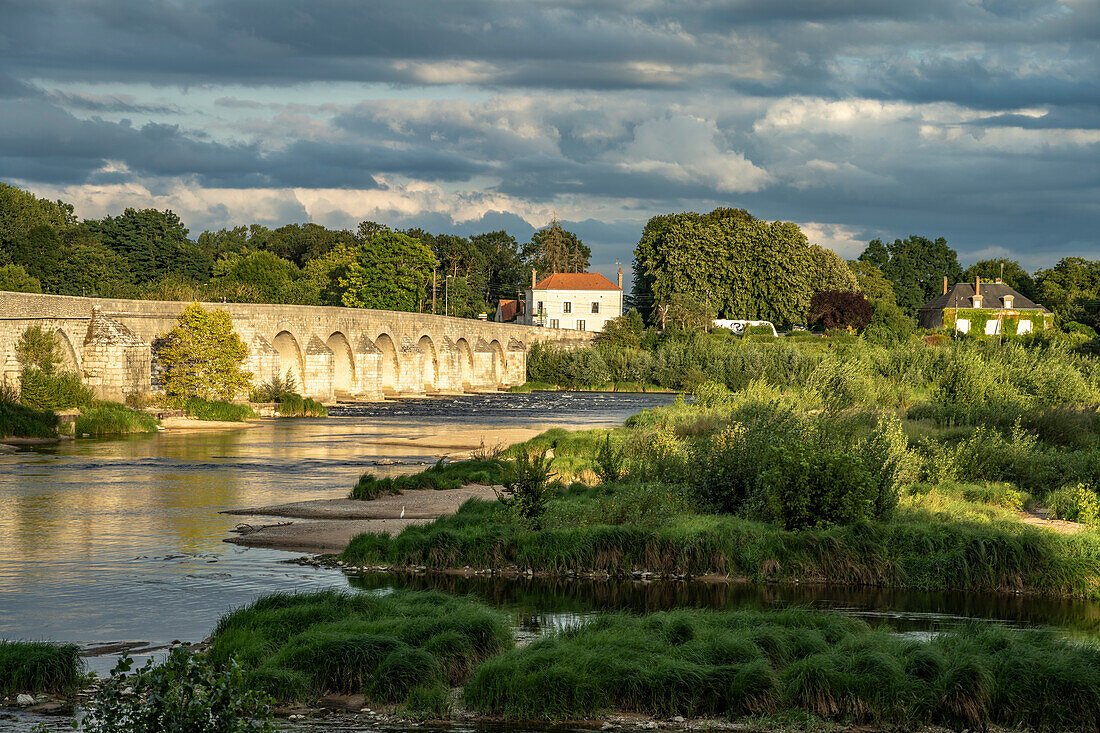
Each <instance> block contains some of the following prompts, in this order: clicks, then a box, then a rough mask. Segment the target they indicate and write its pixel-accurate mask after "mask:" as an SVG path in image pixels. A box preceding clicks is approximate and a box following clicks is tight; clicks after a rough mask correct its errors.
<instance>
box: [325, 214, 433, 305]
mask: <svg viewBox="0 0 1100 733" xmlns="http://www.w3.org/2000/svg"><path fill="white" fill-rule="evenodd" d="M438 265H439V262H438V261H437V260H436V258H435V255H433V254H432V251H431V250H430V249H428V247H426V246H425V245H424V243H423V242H421V241H420V240H419V239H413V238H412V237H410V236H408V235H405V234H399V233H397V232H390V231H385V232H381V233H379V234H376V235H374V236H373V237H371V238H370V239H369V240H367V241H365V242H363V243H362V244H360V245H358V246H357V247H356V248H355V257H354V259H352V261H351V262H350V264H349V265H348V266H347V269H346V272H345V274H344V275H343V276H342V277H340V286H341V287H342V288H343V290H344V292H343V295H342V301H343V305H345V306H347V307H349V308H379V309H383V310H398V311H423V310H424V301H425V299H426V298H429V297H430V294H429V292H428V289H429V286H430V284H431V281H432V272H433V271H434V270H435V268H436V267H437V266H438Z"/></svg>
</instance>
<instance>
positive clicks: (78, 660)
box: [0, 640, 84, 695]
mask: <svg viewBox="0 0 1100 733" xmlns="http://www.w3.org/2000/svg"><path fill="white" fill-rule="evenodd" d="M83 673H84V658H83V657H82V656H80V647H78V646H77V645H76V644H54V643H52V642H45V641H4V640H0V695H14V694H18V693H29V694H37V693H40V692H52V693H57V694H62V693H68V692H72V691H74V690H75V689H76V688H77V687H78V686H79V685H80V679H81V676H82V675H83Z"/></svg>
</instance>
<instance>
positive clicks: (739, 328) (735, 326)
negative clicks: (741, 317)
mask: <svg viewBox="0 0 1100 733" xmlns="http://www.w3.org/2000/svg"><path fill="white" fill-rule="evenodd" d="M714 326H715V328H728V329H729V330H731V331H733V332H734V333H735V334H737V335H738V336H741V335H743V334H744V333H745V332H746V331H748V330H749V326H767V327H768V328H770V329H771V330H772V335H773V336H775V337H776V338H779V332H778V331H776V330H775V325H774V324H773V323H772V322H771V321H736V320H729V319H726V318H718V319H716V320H715V321H714Z"/></svg>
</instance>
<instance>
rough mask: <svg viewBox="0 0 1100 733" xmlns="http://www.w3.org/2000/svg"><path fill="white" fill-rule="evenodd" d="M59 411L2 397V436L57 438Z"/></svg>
mask: <svg viewBox="0 0 1100 733" xmlns="http://www.w3.org/2000/svg"><path fill="white" fill-rule="evenodd" d="M58 423H59V420H58V417H57V413H55V412H51V411H49V410H36V409H35V408H33V407H28V406H27V405H22V404H19V403H18V402H12V401H10V400H3V399H0V438H13V437H14V438H56V437H57V426H58Z"/></svg>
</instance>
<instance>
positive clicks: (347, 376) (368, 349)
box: [0, 292, 593, 401]
mask: <svg viewBox="0 0 1100 733" xmlns="http://www.w3.org/2000/svg"><path fill="white" fill-rule="evenodd" d="M186 305H187V304H186V303H181V302H168V301H145V300H111V299H104V298H77V297H69V296H61V295H35V294H29V293H9V292H0V373H2V375H0V378H7V379H9V380H11V381H13V382H18V378H19V372H20V366H19V363H18V361H17V359H16V356H15V344H16V342H17V341H18V340H19V337H20V335H21V334H22V333H23V331H24V330H25V329H26V328H27V327H28V326H34V325H38V326H41V327H43V328H47V329H50V330H52V331H54V332H55V333H57V335H58V337H59V339H60V341H61V345H62V348H63V350H64V359H65V362H66V366H67V367H68V368H70V369H73V370H75V371H77V372H78V373H80V374H82V375H83V377H84V380H85V383H87V384H89V385H91V386H93V387H95V388H96V390H97V392H98V394H99V395H100V396H101V397H104V398H107V399H122V398H123V397H124V396H125V395H127V394H132V393H147V392H151V391H155V390H156V388H157V372H158V364H157V361H156V357H155V355H154V354H153V350H152V349H151V345H152V344H153V342H154V341H155V340H156V339H157V338H158V337H160V336H163V335H164V334H165V333H167V332H168V331H169V330H170V329H171V328H172V327H173V326H174V325H175V323H176V317H177V316H178V315H179V313H180V311H181V310H182V309H183V308H184V307H185V306H186ZM203 305H204V306H205V307H207V308H221V309H222V310H225V311H228V312H229V314H230V316H231V318H232V320H233V326H234V328H235V329H236V331H237V333H238V334H239V335H240V336H241V339H242V340H243V341H244V342H245V344H247V345H248V349H249V358H248V364H247V368H248V369H249V370H250V371H251V372H252V373H253V375H254V380H255V382H256V383H260V382H265V381H267V380H269V379H271V377H272V376H274V375H276V374H285V373H286V372H287V371H289V372H290V373H291V374H292V375H293V376H294V378H295V379H296V380H297V383H298V385H299V391H300V392H302V393H303V394H304V395H306V396H308V397H314V398H315V399H320V400H326V401H327V400H332V399H334V398H346V399H360V400H376V399H381V398H383V397H384V396H385V395H399V394H425V393H429V394H430V393H433V392H462V391H477V390H486V389H499V388H502V387H508V386H511V385H516V384H522V383H523V382H524V381H525V379H526V373H527V350H528V348H530V346H531V345H532V344H533V343H535V342H537V341H543V342H552V343H555V344H557V345H560V346H565V347H576V346H582V345H585V344H588V343H590V342H591V340H592V338H593V334H591V333H586V332H583V331H568V330H564V329H554V328H538V327H532V326H517V325H511V324H504V323H491V322H483V321H477V320H470V319H465V318H449V317H446V316H434V315H425V314H422V313H402V312H396V311H378V310H365V309H357V308H330V307H323V306H299V305H267V304H263V305H256V304H245V303H204V304H203Z"/></svg>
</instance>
